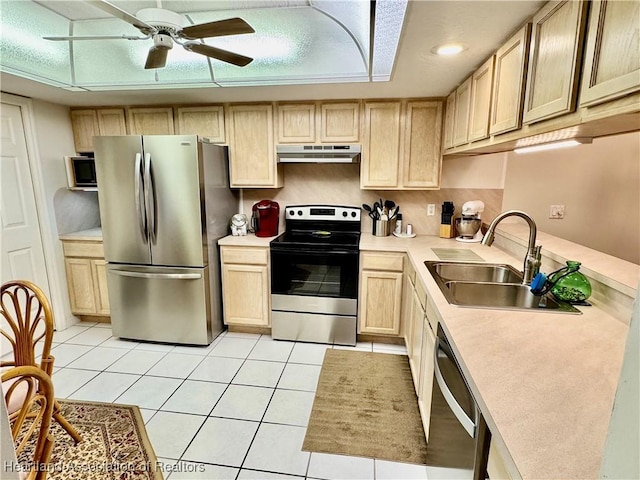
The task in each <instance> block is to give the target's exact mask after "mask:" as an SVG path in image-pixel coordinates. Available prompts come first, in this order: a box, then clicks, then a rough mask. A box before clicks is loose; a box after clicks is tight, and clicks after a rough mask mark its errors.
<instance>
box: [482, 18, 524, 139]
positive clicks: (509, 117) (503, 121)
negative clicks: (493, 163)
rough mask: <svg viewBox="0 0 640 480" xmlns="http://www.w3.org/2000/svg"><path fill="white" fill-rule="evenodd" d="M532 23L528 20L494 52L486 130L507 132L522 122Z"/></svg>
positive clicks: (518, 126)
mask: <svg viewBox="0 0 640 480" xmlns="http://www.w3.org/2000/svg"><path fill="white" fill-rule="evenodd" d="M530 38H531V24H530V23H527V24H526V25H525V26H524V27H522V28H521V29H520V31H519V32H518V33H516V34H515V35H514V36H513V37H511V38H510V39H509V40H507V41H506V43H505V44H504V45H503V46H502V47H501V48H500V49H499V50H498V51H497V52H496V55H495V58H496V59H495V73H494V76H493V78H494V80H493V96H492V98H491V122H490V126H489V133H490V134H491V135H496V134H498V133H505V132H510V131H511V130H516V129H518V128H520V126H521V125H522V101H523V99H524V84H525V79H526V73H527V60H528V55H527V54H528V52H529V39H530Z"/></svg>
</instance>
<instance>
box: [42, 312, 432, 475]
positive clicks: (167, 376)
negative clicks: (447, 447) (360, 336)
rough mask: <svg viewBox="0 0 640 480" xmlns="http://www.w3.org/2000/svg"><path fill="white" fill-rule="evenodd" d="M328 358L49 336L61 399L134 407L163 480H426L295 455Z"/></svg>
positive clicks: (378, 464) (287, 350) (308, 349)
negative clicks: (51, 339)
mask: <svg viewBox="0 0 640 480" xmlns="http://www.w3.org/2000/svg"><path fill="white" fill-rule="evenodd" d="M327 348H333V347H332V346H331V345H317V344H307V343H295V342H281V341H275V340H272V339H271V338H270V337H269V336H266V335H262V336H261V335H254V334H241V333H223V334H222V335H221V336H220V337H218V338H217V339H216V340H215V341H214V342H213V343H212V344H211V345H210V346H208V347H206V348H203V347H183V346H170V345H157V344H148V343H143V342H133V341H126V340H120V339H118V338H115V337H112V336H111V329H110V328H109V326H108V325H104V324H99V323H98V324H94V323H84V322H83V323H80V324H78V325H75V326H73V327H71V328H68V329H67V330H63V331H61V332H56V333H55V335H54V348H53V350H52V353H53V355H54V356H55V358H56V361H55V364H56V367H57V368H56V370H55V373H54V376H53V380H54V385H55V388H56V396H57V397H58V398H72V399H79V400H95V401H103V402H118V403H127V404H134V405H138V406H140V409H141V412H142V415H143V418H144V419H145V423H146V426H147V432H148V434H149V437H150V439H151V443H152V444H153V447H154V449H155V452H156V454H157V456H158V458H159V459H160V461H162V462H163V466H164V470H165V474H164V475H165V478H167V480H180V479H238V480H240V479H242V480H251V479H260V480H270V479H286V480H295V479H303V478H307V479H320V480H341V479H344V480H356V479H363V480H364V479H378V480H383V479H384V480H400V479H426V478H427V468H426V467H425V466H420V465H412V464H405V463H394V462H388V461H383V460H377V459H372V458H362V457H349V456H343V455H327V454H321V453H309V452H303V451H302V450H301V446H302V441H303V439H304V435H305V430H306V426H307V422H308V420H309V414H310V412H311V407H312V405H313V398H314V392H315V389H316V383H317V380H318V376H319V374H320V366H321V365H322V359H323V357H324V353H325V350H326V349H327ZM335 348H350V347H338V346H336V347H335ZM353 348H356V349H360V350H366V351H374V352H383V353H389V354H404V355H406V349H405V348H404V347H401V346H396V345H388V344H377V343H373V344H372V343H370V342H368V343H358V345H357V346H356V347H353Z"/></svg>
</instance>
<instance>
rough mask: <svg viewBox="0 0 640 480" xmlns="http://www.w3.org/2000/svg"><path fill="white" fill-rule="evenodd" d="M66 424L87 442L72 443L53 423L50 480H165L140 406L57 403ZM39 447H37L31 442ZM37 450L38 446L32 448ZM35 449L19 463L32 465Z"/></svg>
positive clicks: (62, 401) (63, 431)
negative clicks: (30, 463)
mask: <svg viewBox="0 0 640 480" xmlns="http://www.w3.org/2000/svg"><path fill="white" fill-rule="evenodd" d="M58 401H59V403H60V406H61V407H62V413H63V415H64V416H65V418H66V419H67V420H68V421H69V423H71V425H73V426H74V427H75V428H76V429H77V430H78V432H79V433H80V435H82V442H80V443H78V444H77V445H74V442H73V439H72V438H71V437H70V436H69V435H68V434H67V432H66V431H65V430H63V429H62V427H60V425H58V423H57V422H56V421H55V420H53V421H52V422H51V432H52V433H53V436H54V438H55V442H54V445H53V453H52V454H51V465H50V466H49V475H48V476H47V478H48V479H51V480H116V479H117V480H162V479H163V475H162V472H161V470H162V468H161V465H160V464H159V463H158V461H157V459H156V455H155V453H154V451H153V447H152V446H151V443H150V442H149V438H148V437H147V431H146V429H145V427H144V422H143V420H142V416H141V415H140V410H139V409H138V407H137V406H135V405H119V404H114V403H99V402H79V401H73V400H58ZM32 444H35V441H33V442H32ZM30 446H31V448H33V446H34V445H30ZM31 451H32V450H31V449H30V448H26V449H25V451H24V452H22V454H21V455H20V457H19V458H18V462H20V463H28V462H29V460H30V452H31Z"/></svg>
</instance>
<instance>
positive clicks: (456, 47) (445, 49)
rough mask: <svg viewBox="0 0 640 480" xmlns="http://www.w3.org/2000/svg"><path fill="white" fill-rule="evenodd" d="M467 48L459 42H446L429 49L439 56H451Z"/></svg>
mask: <svg viewBox="0 0 640 480" xmlns="http://www.w3.org/2000/svg"><path fill="white" fill-rule="evenodd" d="M466 49H467V47H466V46H464V45H462V44H461V43H447V44H444V45H437V46H435V47H433V48H432V49H431V53H434V54H436V55H439V56H441V57H452V56H454V55H458V54H459V53H462V52H464V51H465V50H466Z"/></svg>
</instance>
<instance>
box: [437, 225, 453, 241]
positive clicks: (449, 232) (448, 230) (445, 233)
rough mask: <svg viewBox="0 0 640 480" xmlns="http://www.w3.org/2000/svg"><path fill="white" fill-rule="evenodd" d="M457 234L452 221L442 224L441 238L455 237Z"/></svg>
mask: <svg viewBox="0 0 640 480" xmlns="http://www.w3.org/2000/svg"><path fill="white" fill-rule="evenodd" d="M455 236H456V232H455V228H454V226H453V224H452V223H444V224H441V225H440V238H453V237H455Z"/></svg>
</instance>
